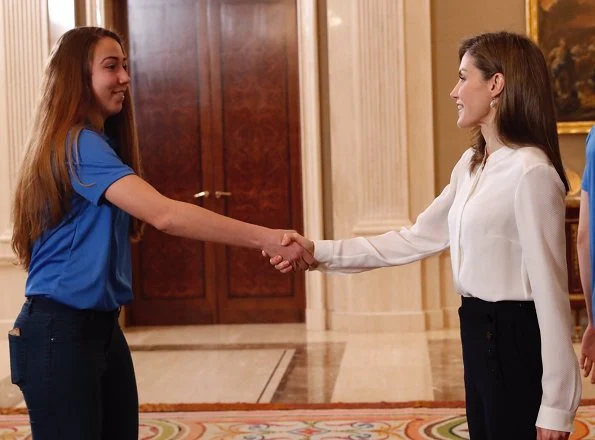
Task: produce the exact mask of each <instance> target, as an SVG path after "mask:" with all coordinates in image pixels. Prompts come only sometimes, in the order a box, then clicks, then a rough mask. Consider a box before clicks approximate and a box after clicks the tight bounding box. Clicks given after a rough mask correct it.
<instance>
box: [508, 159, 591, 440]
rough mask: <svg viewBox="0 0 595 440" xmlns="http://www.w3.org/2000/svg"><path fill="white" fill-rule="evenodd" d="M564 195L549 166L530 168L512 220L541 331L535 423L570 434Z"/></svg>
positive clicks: (572, 410) (573, 385)
mask: <svg viewBox="0 0 595 440" xmlns="http://www.w3.org/2000/svg"><path fill="white" fill-rule="evenodd" d="M564 194H565V191H564V187H563V185H562V182H561V180H560V178H559V176H558V174H557V172H556V171H555V170H554V169H553V168H552V167H551V166H549V165H538V166H535V167H533V168H531V169H530V170H529V171H527V172H526V174H525V175H524V176H523V178H522V179H521V181H520V183H519V187H518V188H517V191H516V194H515V217H516V222H517V228H518V231H519V240H520V245H521V249H522V264H523V265H524V266H525V268H526V272H527V274H528V278H529V279H528V280H526V281H528V283H529V285H530V289H531V293H532V296H533V300H534V302H535V309H536V311H537V320H538V322H539V331H540V333H541V358H542V363H543V377H542V388H543V395H542V399H541V406H540V408H539V414H538V416H537V422H536V425H537V426H539V427H542V428H546V429H552V430H557V431H566V432H571V431H572V424H573V420H574V416H575V414H576V410H577V408H578V406H579V403H580V397H581V387H582V385H581V378H580V372H579V368H578V362H577V359H576V355H575V353H574V350H573V347H572V336H571V329H572V322H571V315H570V303H569V299H568V274H567V270H568V269H567V266H566V235H565V229H564V224H565V217H566V216H565V209H566V205H565V202H564Z"/></svg>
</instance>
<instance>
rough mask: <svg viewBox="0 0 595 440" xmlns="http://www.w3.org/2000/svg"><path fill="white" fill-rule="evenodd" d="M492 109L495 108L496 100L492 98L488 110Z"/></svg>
mask: <svg viewBox="0 0 595 440" xmlns="http://www.w3.org/2000/svg"><path fill="white" fill-rule="evenodd" d="M494 107H496V98H492V100H491V101H490V108H494Z"/></svg>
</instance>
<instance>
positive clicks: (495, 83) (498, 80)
mask: <svg viewBox="0 0 595 440" xmlns="http://www.w3.org/2000/svg"><path fill="white" fill-rule="evenodd" d="M502 90H504V75H503V74H502V73H500V72H498V73H495V74H494V75H493V76H492V78H490V95H491V97H492V98H496V97H497V96H499V95H500V93H502Z"/></svg>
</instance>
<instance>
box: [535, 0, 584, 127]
mask: <svg viewBox="0 0 595 440" xmlns="http://www.w3.org/2000/svg"><path fill="white" fill-rule="evenodd" d="M525 7H526V21H527V34H528V35H529V37H530V38H531V39H532V40H533V41H535V43H537V45H538V46H539V47H540V48H541V50H542V51H543V53H544V55H545V58H546V62H547V63H548V68H549V69H550V75H551V76H552V81H553V89H554V98H555V100H556V110H557V113H558V133H559V134H568V133H588V132H589V130H590V129H591V127H592V126H593V125H595V25H593V23H595V2H594V1H593V0H526V5H525ZM589 24H590V26H589Z"/></svg>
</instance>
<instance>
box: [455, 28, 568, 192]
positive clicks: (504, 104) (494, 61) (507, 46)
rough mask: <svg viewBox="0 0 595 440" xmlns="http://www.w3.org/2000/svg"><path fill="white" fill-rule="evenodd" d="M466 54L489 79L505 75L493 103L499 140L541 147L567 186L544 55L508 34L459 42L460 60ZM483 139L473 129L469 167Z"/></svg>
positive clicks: (480, 151) (482, 147) (478, 160)
mask: <svg viewBox="0 0 595 440" xmlns="http://www.w3.org/2000/svg"><path fill="white" fill-rule="evenodd" d="M465 54H469V55H470V56H471V57H472V59H473V64H474V65H475V67H477V68H478V69H479V70H481V72H482V73H483V77H484V79H486V80H488V79H490V78H491V77H492V76H494V75H495V74H496V73H501V74H503V75H504V81H505V82H504V90H503V91H502V93H501V95H500V97H499V101H498V105H497V107H496V128H497V130H498V135H499V137H500V140H501V141H503V142H506V143H508V144H513V145H519V146H535V147H538V148H540V149H542V150H543V151H544V152H545V154H546V155H547V157H548V158H549V160H550V161H551V163H552V165H553V166H554V168H555V169H556V171H557V172H558V175H559V176H560V179H561V180H562V183H564V186H565V188H566V191H568V190H569V188H570V187H569V184H568V180H567V179H566V173H565V172H564V166H563V165H562V157H561V156H560V145H559V142H558V131H557V128H556V111H555V107H554V97H553V93H552V87H551V82H550V77H549V73H548V68H547V64H546V62H545V58H544V56H543V53H542V52H541V50H540V49H539V47H537V45H536V44H535V43H533V41H531V40H530V39H529V38H527V37H525V36H523V35H518V34H513V33H510V32H496V33H486V34H481V35H477V36H475V37H472V38H469V39H468V40H465V41H463V42H462V43H461V46H460V47H459V61H460V60H461V59H462V58H463V56H464V55H465ZM485 147H486V141H485V139H484V137H483V135H482V134H481V130H480V129H479V128H476V129H475V130H474V145H473V149H474V154H473V157H472V158H471V164H470V169H471V171H472V170H474V169H475V168H476V167H477V166H478V165H479V164H480V163H481V162H482V161H483V159H484V157H485Z"/></svg>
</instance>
